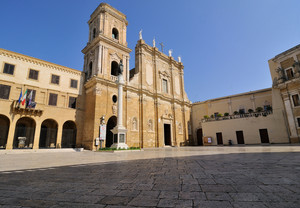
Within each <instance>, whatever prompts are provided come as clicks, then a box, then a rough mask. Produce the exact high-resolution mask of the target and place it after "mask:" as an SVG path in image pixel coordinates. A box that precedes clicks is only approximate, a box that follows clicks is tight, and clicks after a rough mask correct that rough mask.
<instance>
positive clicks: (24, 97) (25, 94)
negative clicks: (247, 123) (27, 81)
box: [21, 90, 27, 105]
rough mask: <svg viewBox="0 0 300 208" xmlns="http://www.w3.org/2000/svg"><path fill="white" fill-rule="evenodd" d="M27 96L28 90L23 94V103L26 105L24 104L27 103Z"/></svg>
mask: <svg viewBox="0 0 300 208" xmlns="http://www.w3.org/2000/svg"><path fill="white" fill-rule="evenodd" d="M26 96H27V90H26V91H25V93H24V95H23V97H22V100H21V102H22V105H24V104H25V101H26Z"/></svg>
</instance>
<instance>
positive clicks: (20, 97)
mask: <svg viewBox="0 0 300 208" xmlns="http://www.w3.org/2000/svg"><path fill="white" fill-rule="evenodd" d="M21 99H22V89H21V92H20V96H19V100H18V103H19V104H20V102H21Z"/></svg>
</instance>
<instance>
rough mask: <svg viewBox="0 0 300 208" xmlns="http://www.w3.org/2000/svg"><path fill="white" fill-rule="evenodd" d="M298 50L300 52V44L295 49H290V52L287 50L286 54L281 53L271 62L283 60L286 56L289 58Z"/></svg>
mask: <svg viewBox="0 0 300 208" xmlns="http://www.w3.org/2000/svg"><path fill="white" fill-rule="evenodd" d="M296 50H300V44H299V45H296V46H294V47H293V48H290V49H288V50H286V51H284V52H282V53H280V54H278V55H276V56H275V57H274V58H272V59H271V60H272V61H275V62H276V61H278V60H280V59H282V58H284V57H285V56H288V55H290V54H292V53H293V52H294V51H296Z"/></svg>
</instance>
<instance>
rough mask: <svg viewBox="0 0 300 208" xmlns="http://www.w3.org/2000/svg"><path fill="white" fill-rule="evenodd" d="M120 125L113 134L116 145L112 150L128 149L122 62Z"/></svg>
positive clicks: (113, 130)
mask: <svg viewBox="0 0 300 208" xmlns="http://www.w3.org/2000/svg"><path fill="white" fill-rule="evenodd" d="M117 85H118V123H117V126H115V127H114V128H113V129H112V130H111V132H112V133H113V134H114V143H113V144H112V146H111V147H112V148H117V149H119V148H121V149H128V146H127V144H126V132H127V129H126V128H125V127H124V126H123V86H124V78H123V63H122V60H121V61H120V64H119V68H118V80H117Z"/></svg>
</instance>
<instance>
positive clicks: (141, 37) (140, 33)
mask: <svg viewBox="0 0 300 208" xmlns="http://www.w3.org/2000/svg"><path fill="white" fill-rule="evenodd" d="M142 32H143V30H142V29H141V30H140V32H139V37H140V40H143V36H142Z"/></svg>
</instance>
